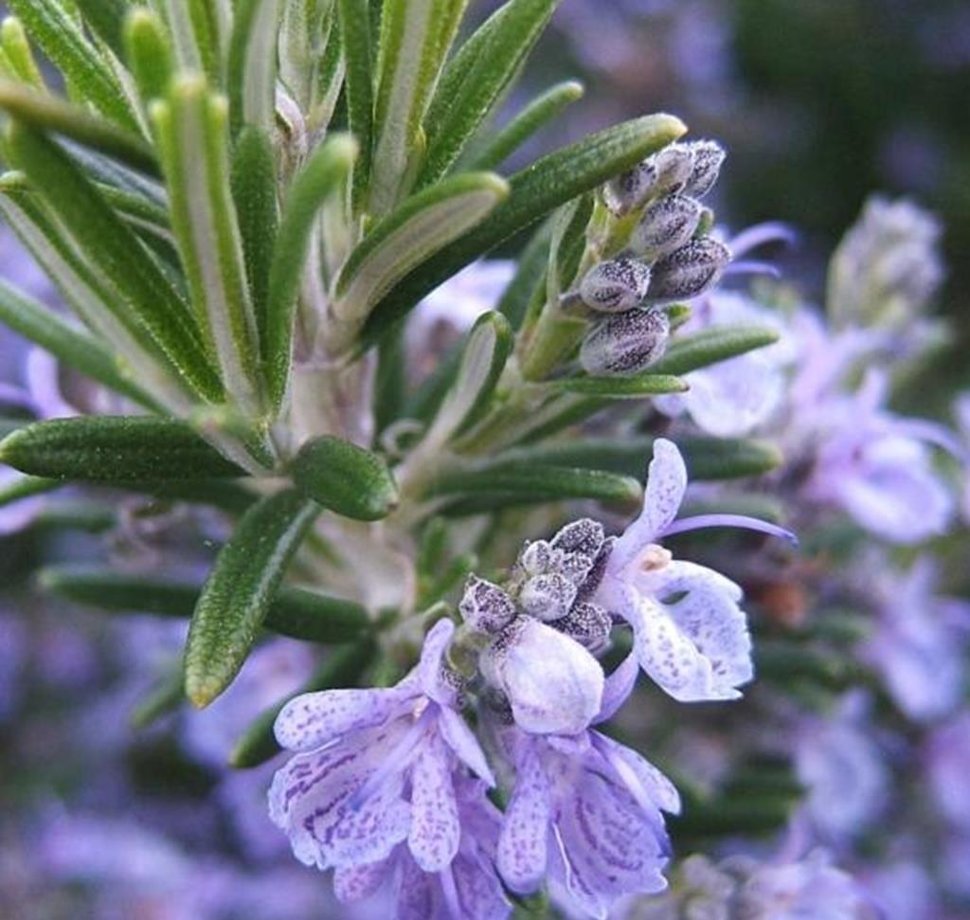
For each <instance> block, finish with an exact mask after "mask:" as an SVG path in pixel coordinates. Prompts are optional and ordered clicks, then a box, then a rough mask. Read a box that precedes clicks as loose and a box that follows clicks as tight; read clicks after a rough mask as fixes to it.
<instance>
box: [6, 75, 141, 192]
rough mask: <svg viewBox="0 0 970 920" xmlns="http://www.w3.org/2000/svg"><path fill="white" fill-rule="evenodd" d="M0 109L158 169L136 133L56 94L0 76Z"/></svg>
mask: <svg viewBox="0 0 970 920" xmlns="http://www.w3.org/2000/svg"><path fill="white" fill-rule="evenodd" d="M0 109H3V111H5V112H7V113H8V114H9V115H10V116H12V117H13V118H16V119H19V120H20V121H22V122H23V123H24V124H28V125H31V126H32V127H35V128H37V129H39V130H41V131H52V132H53V133H55V134H61V135H63V136H64V137H69V138H71V140H74V141H77V142H78V143H79V144H83V145H84V146H86V147H90V148H92V149H94V150H100V151H102V152H103V153H106V154H108V156H111V157H115V158H116V159H118V160H121V161H122V162H123V163H128V164H129V165H131V166H134V167H135V168H136V169H140V170H142V171H144V172H147V173H150V174H153V175H157V173H158V163H157V161H156V160H155V155H154V153H153V152H152V149H151V147H149V146H148V144H147V143H146V142H145V141H144V140H142V138H141V137H140V136H139V135H137V134H132V133H131V132H130V131H126V130H125V129H124V128H119V127H118V126H117V125H116V124H114V123H113V122H110V121H107V120H105V119H103V118H100V117H98V116H97V115H92V114H91V113H90V112H87V111H85V110H84V109H82V108H80V107H79V106H76V105H72V104H71V103H70V102H65V101H64V100H63V99H58V98H57V97H56V96H50V95H48V94H47V93H42V92H38V91H37V90H34V89H30V88H29V87H26V86H23V85H22V84H20V83H13V82H11V81H9V80H0Z"/></svg>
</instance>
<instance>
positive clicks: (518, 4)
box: [418, 0, 559, 186]
mask: <svg viewBox="0 0 970 920" xmlns="http://www.w3.org/2000/svg"><path fill="white" fill-rule="evenodd" d="M558 2H559V0H511V2H510V3H507V4H504V5H503V6H502V7H501V9H499V11H498V12H497V13H495V14H494V15H493V16H492V17H491V19H489V20H488V22H486V23H485V25H483V26H482V28H481V30H480V34H479V35H478V36H473V37H472V38H471V39H470V40H469V41H468V42H467V43H466V45H465V47H464V48H463V49H462V50H461V51H459V53H458V54H457V55H455V57H454V58H453V59H452V61H451V63H450V64H449V65H448V68H447V70H446V72H445V75H444V76H443V78H442V81H441V86H440V89H439V91H438V94H437V95H436V96H435V99H434V102H433V104H432V106H431V108H430V109H429V111H428V117H427V120H426V123H425V130H426V131H427V134H428V154H427V158H426V160H425V165H424V169H423V170H422V172H421V177H420V179H419V180H418V181H419V184H420V185H422V186H423V185H429V184H430V183H432V182H434V181H435V180H437V179H439V178H441V176H443V175H444V174H445V173H446V172H447V171H448V168H449V167H450V166H451V165H452V163H454V162H455V160H456V159H457V158H458V155H459V154H460V153H461V151H462V149H463V148H464V146H465V144H466V143H467V142H468V140H469V139H470V138H471V137H472V135H473V134H474V133H475V131H476V130H477V129H478V127H479V125H481V123H482V122H483V121H484V120H485V118H486V117H487V116H488V114H489V113H490V112H491V111H492V108H493V106H494V105H495V103H496V101H497V100H498V99H499V97H500V96H501V94H502V92H503V91H504V90H505V89H506V87H507V86H508V85H509V84H510V83H511V81H512V80H513V78H514V77H515V75H516V74H517V73H518V71H519V67H520V65H521V64H522V62H523V61H524V60H525V57H526V55H528V53H529V51H530V50H531V48H532V46H533V45H534V44H535V42H536V40H537V39H538V37H539V35H541V34H542V30H543V29H544V28H545V25H546V23H547V22H548V21H549V17H550V16H551V15H552V12H553V10H554V9H555V8H556V6H557V4H558Z"/></svg>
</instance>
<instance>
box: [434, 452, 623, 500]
mask: <svg viewBox="0 0 970 920" xmlns="http://www.w3.org/2000/svg"><path fill="white" fill-rule="evenodd" d="M474 493H495V494H498V495H506V496H508V495H518V496H521V499H520V500H525V501H527V502H533V501H558V500H562V499H569V498H594V499H599V500H600V501H606V502H618V503H621V504H633V503H636V502H637V501H639V500H640V499H641V497H642V490H641V488H640V483H639V482H638V481H637V480H636V479H633V478H631V477H629V476H618V475H617V474H616V473H607V472H604V471H602V470H589V469H578V468H573V467H562V466H539V465H537V464H535V465H533V464H529V465H525V464H519V463H515V464H508V463H500V462H498V463H494V464H490V465H488V466H483V467H478V468H476V469H474V470H467V471H456V472H451V473H444V474H442V475H440V476H439V477H437V478H436V479H435V480H433V482H432V483H431V484H430V487H429V494H430V495H435V496H442V495H468V494H474Z"/></svg>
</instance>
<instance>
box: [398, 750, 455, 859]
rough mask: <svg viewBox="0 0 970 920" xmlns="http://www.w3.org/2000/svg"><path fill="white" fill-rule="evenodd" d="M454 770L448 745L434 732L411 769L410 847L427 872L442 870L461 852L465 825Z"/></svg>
mask: <svg viewBox="0 0 970 920" xmlns="http://www.w3.org/2000/svg"><path fill="white" fill-rule="evenodd" d="M451 772H452V763H451V758H450V757H449V755H448V751H447V748H446V747H445V745H444V742H442V741H441V740H440V739H439V738H438V737H437V735H434V736H432V737H431V738H430V739H429V740H428V741H427V742H426V743H425V744H424V746H423V747H422V749H421V753H420V754H418V757H417V759H416V760H415V763H414V768H413V769H412V771H411V829H410V831H409V832H408V847H409V849H410V850H411V855H412V856H413V857H414V861H415V862H416V863H417V864H418V865H419V866H420V867H421V868H422V869H423V870H424V871H425V872H440V871H441V870H442V869H443V868H445V866H447V865H448V864H449V863H450V862H451V861H452V860H453V859H454V858H455V854H456V853H457V852H458V841H459V838H460V836H461V825H460V823H459V818H458V804H457V802H456V801H455V789H454V786H453V784H452V779H451Z"/></svg>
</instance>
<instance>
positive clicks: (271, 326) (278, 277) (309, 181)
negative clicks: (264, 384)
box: [262, 134, 357, 407]
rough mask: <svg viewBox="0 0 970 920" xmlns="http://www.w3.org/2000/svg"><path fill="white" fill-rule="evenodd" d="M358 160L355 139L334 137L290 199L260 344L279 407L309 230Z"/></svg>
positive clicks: (282, 223) (310, 164)
mask: <svg viewBox="0 0 970 920" xmlns="http://www.w3.org/2000/svg"><path fill="white" fill-rule="evenodd" d="M356 155H357V145H356V143H355V142H354V140H353V139H352V138H350V137H348V136H347V135H345V134H338V135H335V136H334V137H331V138H330V139H329V140H328V141H327V142H326V143H324V144H322V145H320V146H319V147H318V148H317V149H316V150H315V151H314V152H313V154H312V156H311V157H310V159H309V160H308V161H307V163H306V165H305V166H304V167H303V169H302V170H301V171H300V173H299V174H298V175H297V177H296V178H295V179H294V180H293V183H292V185H291V186H290V190H289V192H288V193H287V196H286V202H285V204H284V206H283V215H282V218H281V219H280V227H279V233H278V234H277V237H276V245H275V247H274V249H273V263H272V267H271V270H270V281H269V292H270V300H269V313H268V319H267V322H266V339H265V341H264V342H263V343H262V345H263V359H264V362H265V366H266V374H267V376H268V388H269V393H270V398H271V400H272V403H273V405H274V406H276V407H279V406H280V404H281V403H282V401H283V396H284V395H285V393H286V385H287V381H288V379H289V371H290V358H291V353H290V352H291V347H292V342H293V317H294V310H295V307H296V298H297V294H298V292H299V290H300V284H301V283H302V281H303V270H304V267H305V265H306V260H307V255H308V253H309V249H310V236H311V230H312V229H313V226H314V222H315V221H316V217H317V213H318V212H319V210H320V208H321V207H322V206H323V203H324V202H325V201H326V199H327V198H328V196H330V195H331V194H333V193H334V192H335V191H337V189H339V188H340V187H341V185H342V183H343V182H344V180H345V179H346V177H347V175H348V173H349V172H350V169H351V167H352V165H353V162H354V157H355V156H356Z"/></svg>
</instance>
